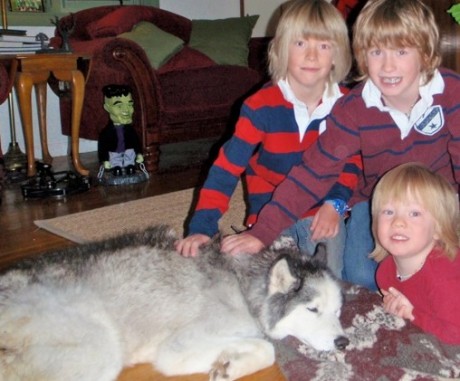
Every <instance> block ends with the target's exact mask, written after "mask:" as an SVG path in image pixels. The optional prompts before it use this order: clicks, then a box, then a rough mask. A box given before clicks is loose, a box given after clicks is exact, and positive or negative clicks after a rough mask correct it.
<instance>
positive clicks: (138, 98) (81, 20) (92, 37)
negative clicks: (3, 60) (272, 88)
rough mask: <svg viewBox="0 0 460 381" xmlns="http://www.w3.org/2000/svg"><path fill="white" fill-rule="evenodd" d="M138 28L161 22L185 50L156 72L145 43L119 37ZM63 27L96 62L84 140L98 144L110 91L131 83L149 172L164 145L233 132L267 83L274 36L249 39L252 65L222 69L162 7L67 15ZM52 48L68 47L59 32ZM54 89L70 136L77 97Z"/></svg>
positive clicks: (188, 25) (188, 26)
mask: <svg viewBox="0 0 460 381" xmlns="http://www.w3.org/2000/svg"><path fill="white" fill-rule="evenodd" d="M139 22H148V23H152V24H154V25H155V26H156V27H158V28H160V29H161V30H162V31H164V32H167V33H168V34H170V35H172V36H176V37H178V38H179V39H181V40H182V41H183V42H184V45H183V46H182V48H181V50H180V51H179V52H177V53H176V54H175V55H174V56H172V57H171V58H170V59H169V60H168V61H167V62H166V63H165V64H163V65H162V66H161V67H159V68H154V67H152V65H151V61H149V58H148V56H147V54H146V51H145V50H144V49H143V48H142V47H141V46H140V45H138V44H137V43H136V42H134V41H133V40H130V39H126V38H122V37H117V36H119V35H120V34H121V33H124V32H129V31H131V29H132V28H133V26H134V25H136V24H138V23H139ZM149 25H150V24H149ZM59 26H60V29H61V30H62V29H64V30H66V29H72V33H71V35H70V38H69V45H70V48H71V50H72V51H73V52H75V53H81V54H83V55H90V56H91V60H90V64H89V67H86V68H85V67H84V68H83V69H84V70H85V71H86V72H87V81H86V87H85V100H84V105H83V114H82V121H81V126H80V137H82V138H86V139H90V140H97V139H98V136H99V132H100V131H101V129H102V128H103V127H104V126H105V125H106V124H107V122H108V115H107V113H106V112H105V111H104V110H103V108H102V106H103V94H102V88H103V86H105V85H107V84H124V85H129V86H131V87H132V89H133V97H134V102H135V120H134V127H135V129H136V130H137V132H138V134H139V137H140V138H141V140H142V144H143V153H144V157H145V164H146V167H147V169H148V170H149V171H150V172H155V171H157V170H158V164H159V157H160V150H159V146H160V145H161V144H165V143H172V142H180V141H188V140H192V139H198V138H206V137H216V138H217V137H220V136H222V134H224V133H225V132H226V131H228V129H229V128H230V129H231V126H232V123H233V122H234V120H235V118H236V117H237V115H238V112H239V106H240V104H241V101H242V100H243V99H244V98H246V97H247V96H248V95H249V94H250V93H251V92H253V91H255V90H256V89H257V88H258V87H260V86H261V85H262V84H263V82H265V81H266V80H267V79H268V78H267V74H266V66H267V65H266V53H267V47H268V43H269V38H266V37H260V38H250V39H249V38H248V39H249V42H248V49H249V53H248V58H247V59H248V61H247V66H243V65H227V64H219V63H216V62H215V61H213V60H212V59H211V58H209V57H208V56H207V55H205V54H203V53H202V52H200V51H199V50H197V49H194V48H192V47H190V46H189V42H190V38H191V34H192V28H193V22H192V20H189V19H187V18H185V17H182V16H180V15H177V14H174V13H171V12H168V11H166V10H162V9H159V8H155V7H148V6H101V7H96V8H91V9H86V10H83V11H79V12H77V13H74V14H71V15H68V16H66V17H63V18H62V19H61V20H59ZM227 32H228V33H230V32H231V31H230V30H228V31H227ZM174 38H175V37H174ZM51 46H53V47H55V48H58V47H60V46H62V38H61V36H60V33H59V28H56V32H55V36H54V37H53V38H52V39H51ZM52 88H53V90H55V91H56V93H58V94H60V111H61V122H62V131H63V133H64V134H65V135H70V114H71V102H70V99H69V97H68V96H66V95H65V93H64V94H63V93H62V92H60V91H59V90H58V87H57V84H56V83H55V84H54V85H53V84H52Z"/></svg>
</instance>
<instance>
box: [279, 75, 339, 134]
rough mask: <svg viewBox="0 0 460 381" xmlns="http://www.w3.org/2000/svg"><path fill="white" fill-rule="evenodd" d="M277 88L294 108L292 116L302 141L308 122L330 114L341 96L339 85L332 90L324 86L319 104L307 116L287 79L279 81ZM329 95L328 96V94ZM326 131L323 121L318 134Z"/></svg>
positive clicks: (305, 108) (306, 111)
mask: <svg viewBox="0 0 460 381" xmlns="http://www.w3.org/2000/svg"><path fill="white" fill-rule="evenodd" d="M278 87H279V88H280V90H281V93H282V94H283V97H284V99H285V100H286V101H288V102H290V103H292V105H293V107H294V116H295V120H296V122H297V127H298V129H299V139H300V141H302V139H303V138H304V136H305V132H306V131H307V128H308V126H309V124H310V122H311V121H312V120H314V119H322V118H324V117H325V116H326V115H328V114H329V113H330V112H331V109H332V106H334V104H335V102H336V101H337V99H339V98H340V97H341V96H342V95H343V94H342V92H341V91H340V87H339V85H337V84H336V83H334V84H333V85H332V88H331V89H330V90H332V91H330V90H329V87H328V86H326V89H325V90H324V93H323V97H322V99H321V103H320V104H319V105H318V107H316V109H315V111H313V114H311V115H309V114H308V109H307V106H306V104H305V103H303V102H302V101H300V100H299V99H298V98H297V97H296V96H295V94H294V92H293V91H292V88H291V86H290V85H289V83H288V81H287V79H286V80H284V79H281V80H279V81H278ZM329 93H330V94H329ZM325 129H326V123H325V122H324V121H323V122H322V123H321V126H320V131H319V132H320V133H322V132H323V131H324V130H325Z"/></svg>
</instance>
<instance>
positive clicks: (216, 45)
mask: <svg viewBox="0 0 460 381" xmlns="http://www.w3.org/2000/svg"><path fill="white" fill-rule="evenodd" d="M258 18H259V16H258V15H255V16H246V17H232V18H228V19H219V20H192V34H191V36H190V42H189V46H190V47H191V48H193V49H196V50H198V51H200V52H201V53H204V54H206V55H207V56H208V57H209V58H211V59H212V60H214V61H215V62H216V63H218V64H220V65H239V66H248V55H249V48H248V42H249V39H250V38H251V35H252V29H253V28H254V25H256V22H257V19H258Z"/></svg>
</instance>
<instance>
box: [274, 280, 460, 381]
mask: <svg viewBox="0 0 460 381" xmlns="http://www.w3.org/2000/svg"><path fill="white" fill-rule="evenodd" d="M344 295H345V301H344V307H343V309H342V315H341V318H340V320H341V322H342V325H343V327H344V330H345V334H346V336H347V337H348V338H349V340H350V344H349V345H348V347H347V348H346V350H344V351H337V352H335V351H331V352H318V351H315V350H314V349H312V348H311V347H309V346H307V345H305V344H302V343H301V342H299V341H297V340H296V339H294V338H292V337H288V338H286V339H284V340H282V341H281V342H277V343H275V347H276V354H277V360H276V361H277V363H278V364H279V366H280V368H281V370H282V372H283V374H284V375H285V377H286V380H289V381H306V380H308V381H335V380H340V381H396V380H398V381H413V380H417V381H428V380H431V381H433V380H437V381H440V380H460V346H455V345H447V344H443V343H441V342H440V341H439V340H438V339H436V338H435V337H434V336H431V335H429V334H426V333H423V332H422V331H421V330H420V329H418V328H417V327H416V326H414V325H413V324H411V323H410V322H408V321H404V320H403V319H401V318H397V317H395V316H393V315H390V314H387V313H385V311H384V310H383V308H382V301H381V297H380V296H379V294H378V293H374V292H370V291H369V290H367V289H365V288H363V287H359V286H352V285H349V284H345V285H344Z"/></svg>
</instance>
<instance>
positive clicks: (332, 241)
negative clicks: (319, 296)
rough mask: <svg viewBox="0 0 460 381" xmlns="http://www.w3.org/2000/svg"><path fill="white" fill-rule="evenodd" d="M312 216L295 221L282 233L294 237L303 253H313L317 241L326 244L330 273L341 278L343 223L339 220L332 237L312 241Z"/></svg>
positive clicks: (343, 240) (343, 242)
mask: <svg viewBox="0 0 460 381" xmlns="http://www.w3.org/2000/svg"><path fill="white" fill-rule="evenodd" d="M312 222H313V217H308V218H305V219H303V220H299V221H297V223H295V224H294V225H292V226H291V227H289V228H288V229H286V230H285V231H284V232H283V233H282V235H285V236H290V237H292V238H293V239H294V241H295V242H296V244H297V247H298V248H299V250H300V252H301V253H302V254H304V255H313V254H314V253H315V249H316V245H317V244H318V243H319V242H324V243H325V244H326V251H327V266H328V267H329V269H331V271H332V273H333V274H334V275H335V276H336V277H337V278H339V279H341V278H342V269H343V250H344V247H345V237H346V233H345V223H344V221H343V219H341V220H340V226H339V233H338V234H337V235H336V236H335V237H334V238H329V239H325V240H320V241H312V239H311V234H312V232H311V230H310V228H311V224H312Z"/></svg>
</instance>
